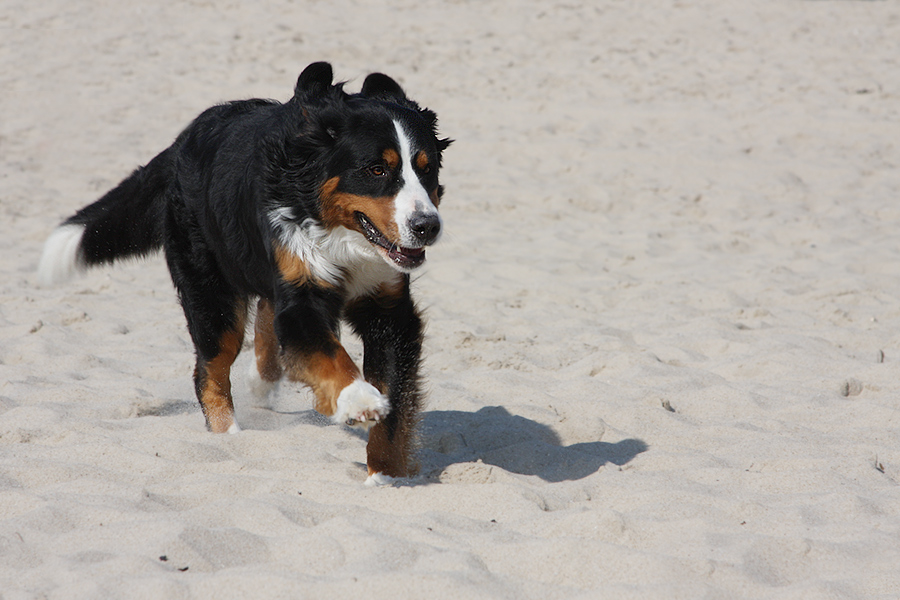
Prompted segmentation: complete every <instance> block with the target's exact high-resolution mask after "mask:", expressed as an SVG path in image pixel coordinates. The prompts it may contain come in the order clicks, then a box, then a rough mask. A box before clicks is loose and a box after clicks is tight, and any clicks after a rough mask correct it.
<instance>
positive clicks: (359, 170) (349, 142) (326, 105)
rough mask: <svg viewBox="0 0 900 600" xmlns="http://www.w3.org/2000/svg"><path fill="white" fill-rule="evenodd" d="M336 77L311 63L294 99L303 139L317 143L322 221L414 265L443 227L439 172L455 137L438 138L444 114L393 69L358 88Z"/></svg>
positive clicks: (394, 260) (396, 261) (403, 264)
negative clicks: (423, 103) (411, 93)
mask: <svg viewBox="0 0 900 600" xmlns="http://www.w3.org/2000/svg"><path fill="white" fill-rule="evenodd" d="M332 77H333V75H332V70H331V66H330V65H329V64H328V63H314V64H312V65H310V66H309V67H307V68H306V69H305V70H304V71H303V73H301V74H300V78H299V79H298V81H297V86H296V89H295V92H294V98H293V100H292V103H294V104H295V105H296V106H297V107H299V109H300V111H301V113H302V115H303V117H302V118H303V122H302V125H301V134H300V138H301V139H298V144H306V145H312V146H313V147H315V148H317V151H316V152H315V158H314V162H315V163H316V166H315V169H316V171H317V173H318V177H319V181H318V184H317V194H318V204H319V206H318V209H319V211H320V221H321V223H322V225H323V226H324V227H325V228H326V229H333V228H337V227H344V228H346V229H349V230H351V231H356V232H358V233H360V234H361V235H362V236H364V237H365V239H366V240H367V241H368V242H369V244H370V245H371V246H372V247H373V248H374V249H375V250H376V251H377V252H378V253H380V254H381V256H382V257H383V258H384V259H385V260H386V261H387V262H388V263H390V264H391V265H392V266H394V267H395V268H397V269H398V270H400V271H403V272H408V271H410V270H412V269H414V268H416V267H418V266H419V265H421V264H422V263H423V262H424V261H425V248H426V246H430V245H431V244H433V243H435V242H436V241H437V240H438V238H439V237H440V234H441V228H442V222H441V217H440V215H439V213H438V205H439V204H440V201H441V196H442V194H443V188H442V186H441V185H440V183H439V180H438V172H439V170H440V166H441V153H442V152H443V150H444V149H446V148H447V146H449V145H450V140H448V139H440V138H438V136H437V117H436V115H435V114H434V113H433V112H432V111H430V110H428V109H424V108H421V107H419V105H418V104H416V103H415V102H413V101H412V100H410V99H409V98H407V97H406V94H405V93H404V92H403V89H402V88H401V87H400V85H398V84H397V82H396V81H394V80H393V79H391V78H390V77H388V76H387V75H383V74H381V73H373V74H371V75H369V76H368V77H367V78H366V79H365V82H364V83H363V86H362V90H361V91H360V92H359V93H358V94H352V95H350V94H346V93H344V91H343V85H342V84H332Z"/></svg>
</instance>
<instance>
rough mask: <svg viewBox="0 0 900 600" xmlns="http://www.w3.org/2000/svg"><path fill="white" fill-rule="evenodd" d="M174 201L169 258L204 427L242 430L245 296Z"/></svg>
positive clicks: (168, 228)
mask: <svg viewBox="0 0 900 600" xmlns="http://www.w3.org/2000/svg"><path fill="white" fill-rule="evenodd" d="M179 208H180V207H179V205H178V204H177V203H176V202H173V203H171V204H170V206H169V209H170V212H169V215H168V221H167V223H166V241H165V250H166V261H167V263H168V265H169V272H170V273H171V275H172V282H173V283H174V284H175V288H176V289H177V290H178V297H179V299H180V300H181V306H182V308H183V309H184V315H185V317H186V318H187V325H188V331H189V332H190V335H191V340H192V341H193V342H194V348H195V351H196V354H197V363H196V367H195V368H194V390H195V392H196V394H197V399H198V400H199V401H200V407H201V408H202V409H203V415H204V416H205V417H206V427H207V428H208V429H209V430H210V431H212V432H214V433H224V432H232V433H234V432H236V431H239V430H240V429H239V428H238V426H237V422H236V421H235V418H234V403H233V401H232V398H231V365H232V364H233V363H234V360H235V358H237V355H238V353H239V352H240V351H241V344H242V343H243V341H244V327H245V324H246V319H247V301H246V299H245V298H244V297H243V296H241V295H240V294H239V293H238V292H237V291H236V290H235V289H234V288H232V287H231V286H230V285H229V284H228V283H227V282H226V281H225V278H224V277H223V276H222V274H221V272H220V271H219V270H218V267H217V262H216V259H215V255H214V254H213V253H212V251H211V250H210V249H209V248H208V247H207V246H206V244H205V242H204V241H203V240H202V238H201V237H200V236H199V235H197V230H198V228H197V225H196V222H195V221H193V220H192V219H191V217H190V215H188V214H186V213H187V211H179Z"/></svg>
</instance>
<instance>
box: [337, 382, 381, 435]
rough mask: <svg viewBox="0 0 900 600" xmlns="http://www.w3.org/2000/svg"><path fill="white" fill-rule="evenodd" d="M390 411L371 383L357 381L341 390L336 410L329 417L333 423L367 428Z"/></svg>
mask: <svg viewBox="0 0 900 600" xmlns="http://www.w3.org/2000/svg"><path fill="white" fill-rule="evenodd" d="M390 411H391V405H390V402H388V399H387V398H386V397H385V396H384V394H382V393H381V392H379V391H378V390H377V389H375V386H374V385H372V384H371V383H368V382H366V381H363V380H362V379H357V380H356V381H354V382H353V383H351V384H350V385H348V386H347V387H345V388H344V389H343V390H341V394H340V395H339V396H338V399H337V410H335V411H334V416H333V417H331V418H332V420H334V422H335V423H345V424H347V425H351V426H356V427H362V428H363V429H366V430H368V429H369V427H371V426H372V425H374V424H375V423H377V422H378V421H380V420H382V419H383V418H384V417H386V416H387V414H388V413H389V412H390Z"/></svg>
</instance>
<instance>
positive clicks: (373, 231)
mask: <svg viewBox="0 0 900 600" xmlns="http://www.w3.org/2000/svg"><path fill="white" fill-rule="evenodd" d="M354 216H355V217H356V221H357V223H359V226H360V227H361V228H362V231H363V234H364V235H365V236H366V239H367V240H369V243H370V244H372V245H373V246H375V247H376V248H378V249H380V250H381V251H382V252H384V255H385V256H386V257H387V259H388V260H389V261H390V262H392V263H394V264H395V265H397V266H398V267H401V268H403V269H414V268H416V267H418V266H419V265H421V264H422V263H423V262H425V248H404V247H403V246H398V245H397V244H394V243H391V242H390V241H389V240H388V239H387V238H386V237H385V236H384V234H383V233H381V232H380V231H379V230H378V228H377V227H375V225H373V224H372V221H370V220H369V218H368V217H367V216H366V215H364V214H362V213H361V212H357V213H355V215H354Z"/></svg>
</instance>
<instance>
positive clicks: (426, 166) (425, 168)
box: [422, 165, 431, 175]
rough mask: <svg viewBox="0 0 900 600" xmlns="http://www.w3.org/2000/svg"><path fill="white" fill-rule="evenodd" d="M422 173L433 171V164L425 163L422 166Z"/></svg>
mask: <svg viewBox="0 0 900 600" xmlns="http://www.w3.org/2000/svg"><path fill="white" fill-rule="evenodd" d="M422 173H424V174H425V175H428V174H429V173H431V165H425V166H424V167H422Z"/></svg>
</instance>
